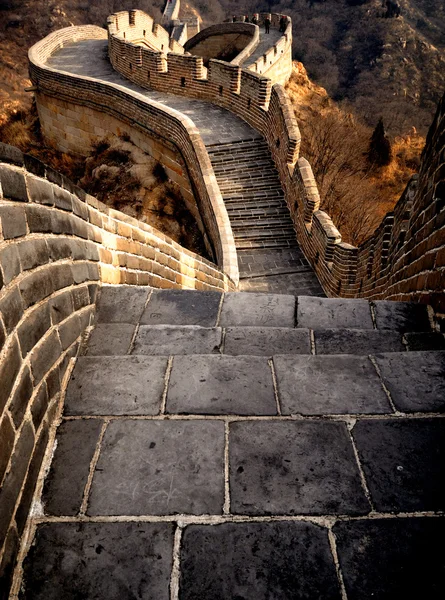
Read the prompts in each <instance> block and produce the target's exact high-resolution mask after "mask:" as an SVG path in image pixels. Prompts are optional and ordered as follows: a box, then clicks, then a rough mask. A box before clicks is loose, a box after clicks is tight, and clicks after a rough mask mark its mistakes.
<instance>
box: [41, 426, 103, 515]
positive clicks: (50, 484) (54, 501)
mask: <svg viewBox="0 0 445 600" xmlns="http://www.w3.org/2000/svg"><path fill="white" fill-rule="evenodd" d="M101 428H102V421H100V420H96V419H94V420H88V421H82V420H80V421H65V422H64V423H62V425H60V427H59V429H58V430H57V438H56V439H57V447H56V451H55V453H54V458H53V461H52V463H51V469H50V471H49V474H48V476H47V478H46V480H45V485H44V488H43V495H42V501H43V505H44V509H45V513H46V514H48V515H56V516H62V515H66V516H74V515H77V514H78V512H79V510H80V506H81V504H82V498H83V492H84V489H85V485H86V483H87V480H88V474H89V470H90V462H91V459H92V458H93V454H94V451H95V449H96V444H97V442H98V441H99V434H100V430H101Z"/></svg>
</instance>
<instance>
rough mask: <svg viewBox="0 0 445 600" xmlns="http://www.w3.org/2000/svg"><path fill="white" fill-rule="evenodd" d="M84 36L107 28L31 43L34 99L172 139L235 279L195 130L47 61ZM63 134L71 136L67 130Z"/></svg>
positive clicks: (220, 258)
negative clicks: (62, 104) (89, 111)
mask: <svg viewBox="0 0 445 600" xmlns="http://www.w3.org/2000/svg"><path fill="white" fill-rule="evenodd" d="M82 36H83V38H88V39H89V38H91V37H96V38H98V39H101V38H102V39H103V38H104V37H105V38H106V32H105V31H104V30H103V29H100V28H99V27H94V26H83V27H69V28H66V29H62V30H60V31H57V32H55V33H53V34H50V35H49V36H48V37H46V38H45V39H44V40H42V41H41V42H39V43H38V44H36V45H35V46H33V47H32V48H31V50H30V51H29V60H30V77H31V80H32V82H33V83H34V84H35V85H36V86H37V88H38V93H37V94H36V99H37V101H39V98H40V97H41V95H42V94H43V96H45V97H47V98H54V99H57V100H59V101H63V102H65V103H68V104H76V105H77V106H81V107H88V108H91V109H93V110H94V111H98V112H99V113H103V114H106V115H110V116H111V117H113V118H115V119H117V120H118V121H120V122H122V123H123V124H126V125H129V126H130V127H131V128H133V129H134V130H135V131H137V132H139V133H140V134H143V135H144V136H148V138H152V139H163V140H168V143H169V144H170V145H172V144H173V146H174V147H175V148H177V150H178V152H179V154H180V155H181V157H182V159H183V161H184V165H187V171H188V178H189V180H190V182H191V185H192V188H193V192H194V196H195V198H196V200H197V203H198V207H199V212H200V214H201V217H202V221H203V223H204V226H205V230H206V232H207V235H208V238H209V240H210V242H211V244H212V247H213V253H214V255H215V257H216V260H217V263H218V265H220V266H221V267H222V269H223V270H224V272H225V273H227V275H228V276H229V277H230V278H231V279H232V280H233V281H235V283H237V281H238V264H237V258H236V249H235V243H234V239H233V234H232V230H231V227H230V222H229V218H228V216H227V210H226V207H225V205H224V202H223V199H222V196H221V192H220V190H219V187H218V185H217V183H216V177H215V174H214V172H213V168H212V165H211V163H210V159H209V156H208V154H207V150H206V148H205V146H204V143H203V141H202V139H201V136H200V135H199V132H198V130H197V129H196V127H195V126H194V124H193V123H192V121H191V120H190V119H189V118H188V117H186V116H185V115H182V114H181V113H179V112H177V111H175V110H173V109H170V108H168V107H166V106H164V105H162V104H160V103H159V102H156V101H154V100H150V99H148V98H146V97H142V96H141V95H140V94H138V93H137V92H132V91H130V90H128V91H124V90H122V88H121V86H119V85H115V84H112V83H105V82H99V81H95V80H93V79H92V78H90V77H81V76H74V75H70V74H67V73H62V72H60V71H57V70H56V69H52V68H50V67H47V66H46V65H45V62H44V61H45V57H48V56H49V55H50V54H51V52H52V51H54V50H55V49H56V48H58V47H60V45H61V44H64V43H69V42H70V41H71V40H72V39H82ZM201 60H202V59H201ZM223 64H224V63H223ZM39 110H40V107H39ZM86 114H87V113H85V115H86ZM67 116H68V113H67V112H65V113H63V111H62V114H61V117H62V118H67ZM84 118H86V116H85V117H84ZM79 131H80V127H78V128H77V130H76V129H75V128H73V129H72V131H71V133H72V134H73V136H74V137H75V135H74V134H76V133H79ZM63 139H64V140H65V141H67V140H68V141H69V137H67V133H66V132H65V134H64V136H63ZM62 143H64V142H63V141H62Z"/></svg>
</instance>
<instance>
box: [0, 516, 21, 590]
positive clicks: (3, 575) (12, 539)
mask: <svg viewBox="0 0 445 600" xmlns="http://www.w3.org/2000/svg"><path fill="white" fill-rule="evenodd" d="M19 543H20V540H19V536H18V533H17V530H16V528H15V527H14V526H12V527H10V529H9V531H8V535H7V536H6V539H5V542H4V550H3V556H2V559H1V561H0V581H1V582H2V586H1V588H0V600H8V596H9V588H10V586H11V584H12V577H13V574H14V567H15V561H16V556H17V553H18V551H19Z"/></svg>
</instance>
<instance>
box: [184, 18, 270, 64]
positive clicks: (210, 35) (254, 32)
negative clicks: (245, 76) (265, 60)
mask: <svg viewBox="0 0 445 600" xmlns="http://www.w3.org/2000/svg"><path fill="white" fill-rule="evenodd" d="M258 41H259V29H258V27H257V26H256V25H253V24H252V23H218V24H217V25H212V26H211V27H206V28H205V29H203V30H202V31H200V32H199V33H198V34H197V35H195V36H194V37H192V38H191V39H189V40H188V42H187V43H186V44H185V45H184V49H185V51H186V52H190V53H191V54H193V55H195V56H202V58H203V59H204V60H205V61H208V60H209V59H210V58H215V57H217V56H218V55H219V54H220V53H221V52H223V51H227V50H228V49H232V50H233V51H236V52H237V56H236V57H235V58H234V59H233V60H231V61H230V62H231V64H234V65H239V64H240V63H241V62H242V61H243V60H246V59H247V58H248V57H249V56H250V54H251V53H252V52H253V51H254V50H255V48H256V46H257V45H258Z"/></svg>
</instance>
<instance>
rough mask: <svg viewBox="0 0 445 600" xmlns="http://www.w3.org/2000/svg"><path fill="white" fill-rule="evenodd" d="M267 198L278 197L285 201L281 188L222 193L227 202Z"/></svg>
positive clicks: (253, 200)
mask: <svg viewBox="0 0 445 600" xmlns="http://www.w3.org/2000/svg"><path fill="white" fill-rule="evenodd" d="M269 199H270V200H277V199H280V200H281V201H283V202H286V200H285V198H284V194H283V192H282V190H281V188H280V189H272V190H244V191H242V192H233V193H232V192H230V193H229V192H225V193H224V202H226V203H227V204H230V203H231V202H242V201H245V202H251V203H255V202H256V201H261V200H269Z"/></svg>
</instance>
